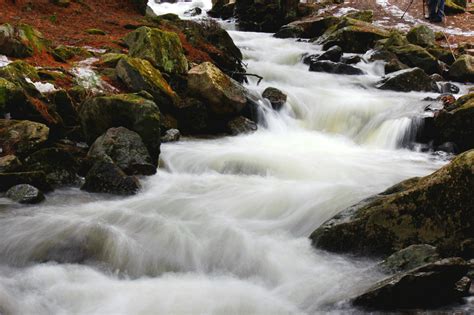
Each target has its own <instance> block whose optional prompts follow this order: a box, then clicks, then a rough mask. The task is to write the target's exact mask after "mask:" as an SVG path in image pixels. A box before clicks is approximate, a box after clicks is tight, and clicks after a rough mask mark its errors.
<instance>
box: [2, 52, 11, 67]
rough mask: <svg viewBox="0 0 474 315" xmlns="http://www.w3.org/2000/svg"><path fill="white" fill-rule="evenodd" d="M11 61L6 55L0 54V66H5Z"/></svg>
mask: <svg viewBox="0 0 474 315" xmlns="http://www.w3.org/2000/svg"><path fill="white" fill-rule="evenodd" d="M10 63H11V61H10V59H8V57H7V56H4V55H0V68H1V67H5V66H6V65H8V64H10Z"/></svg>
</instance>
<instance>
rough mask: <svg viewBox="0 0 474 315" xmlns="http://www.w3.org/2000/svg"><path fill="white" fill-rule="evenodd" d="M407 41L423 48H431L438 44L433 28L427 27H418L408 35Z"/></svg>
mask: <svg viewBox="0 0 474 315" xmlns="http://www.w3.org/2000/svg"><path fill="white" fill-rule="evenodd" d="M407 40H408V41H409V42H410V43H412V44H414V45H418V46H421V47H430V46H433V45H435V44H436V36H435V33H434V32H433V30H432V29H431V28H429V27H428V26H426V25H423V24H421V25H417V26H415V27H413V28H412V29H411V30H410V31H409V32H408V33H407Z"/></svg>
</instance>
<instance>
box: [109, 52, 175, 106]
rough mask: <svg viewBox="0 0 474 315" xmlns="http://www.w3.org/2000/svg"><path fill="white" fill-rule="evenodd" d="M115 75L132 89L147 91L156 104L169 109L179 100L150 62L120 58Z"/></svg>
mask: <svg viewBox="0 0 474 315" xmlns="http://www.w3.org/2000/svg"><path fill="white" fill-rule="evenodd" d="M116 71H117V76H118V77H119V78H120V80H122V82H123V83H124V84H125V85H126V86H127V87H128V88H129V89H130V90H132V91H134V92H140V91H147V92H148V93H150V94H151V95H152V96H153V98H154V100H155V102H156V104H157V105H158V106H159V107H160V108H161V109H164V110H170V109H171V108H173V106H174V104H176V103H177V102H178V101H179V97H178V95H177V94H176V93H175V92H174V91H173V89H172V88H171V87H170V86H169V84H168V82H167V81H166V80H165V79H164V78H163V76H162V75H161V72H160V71H159V70H157V69H155V68H154V67H153V66H152V65H151V63H149V62H148V61H146V60H144V59H138V58H128V57H126V58H125V57H124V58H121V59H120V60H119V61H118V63H117V67H116Z"/></svg>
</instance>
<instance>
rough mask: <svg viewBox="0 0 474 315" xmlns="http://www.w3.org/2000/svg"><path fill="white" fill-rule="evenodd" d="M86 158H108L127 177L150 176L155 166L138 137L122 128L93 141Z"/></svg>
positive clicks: (114, 129) (113, 129)
mask: <svg viewBox="0 0 474 315" xmlns="http://www.w3.org/2000/svg"><path fill="white" fill-rule="evenodd" d="M87 156H88V157H89V158H91V159H94V160H96V159H102V158H104V157H109V158H110V159H111V160H112V161H113V162H114V163H115V164H116V165H117V166H118V167H120V168H121V169H122V170H123V171H124V172H125V173H126V174H127V175H152V174H155V173H156V166H155V165H154V164H156V162H155V163H153V162H152V160H151V157H150V154H149V153H148V150H147V148H146V147H145V145H144V144H143V141H142V139H141V138H140V136H139V135H138V134H137V133H136V132H133V131H130V130H128V129H127V128H124V127H117V128H110V129H108V130H107V132H106V133H105V134H103V135H102V136H100V137H99V138H97V139H96V140H95V142H94V143H93V144H92V145H91V147H90V149H89V153H88V154H87Z"/></svg>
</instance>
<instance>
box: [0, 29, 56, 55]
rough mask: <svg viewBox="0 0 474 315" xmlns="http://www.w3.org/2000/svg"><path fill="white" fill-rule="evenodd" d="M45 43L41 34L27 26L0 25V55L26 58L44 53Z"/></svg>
mask: <svg viewBox="0 0 474 315" xmlns="http://www.w3.org/2000/svg"><path fill="white" fill-rule="evenodd" d="M47 46H48V43H47V41H46V40H45V39H44V38H43V36H42V35H41V33H40V32H39V31H37V30H36V29H34V28H33V27H31V26H30V25H27V24H19V25H11V24H3V25H0V54H2V55H6V56H9V57H15V58H26V57H31V56H33V54H34V53H36V52H38V53H41V52H43V51H46V49H47Z"/></svg>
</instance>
